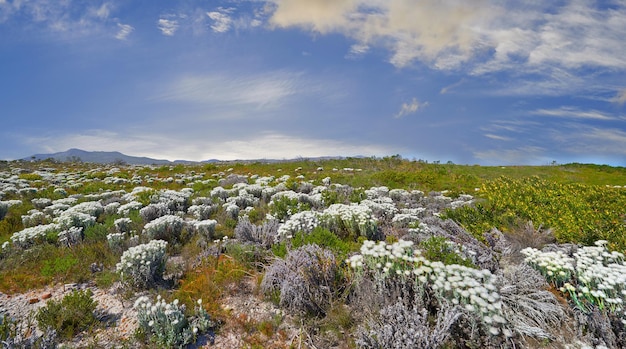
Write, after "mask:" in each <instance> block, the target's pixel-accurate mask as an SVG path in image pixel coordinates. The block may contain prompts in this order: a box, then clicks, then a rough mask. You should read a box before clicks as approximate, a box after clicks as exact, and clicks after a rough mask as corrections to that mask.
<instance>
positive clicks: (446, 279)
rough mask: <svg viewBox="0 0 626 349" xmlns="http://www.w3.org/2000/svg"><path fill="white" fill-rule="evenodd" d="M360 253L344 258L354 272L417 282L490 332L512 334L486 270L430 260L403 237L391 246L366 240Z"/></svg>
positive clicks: (491, 278) (379, 278) (492, 279)
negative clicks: (471, 315)
mask: <svg viewBox="0 0 626 349" xmlns="http://www.w3.org/2000/svg"><path fill="white" fill-rule="evenodd" d="M360 252H361V253H360V254H357V255H354V256H352V257H350V258H348V259H347V260H346V263H348V264H349V265H350V266H351V267H352V268H353V269H355V271H356V272H357V274H359V275H364V273H369V274H371V275H372V276H373V277H374V279H375V280H385V279H387V278H392V277H397V278H400V279H403V280H406V281H411V282H412V283H414V284H416V285H421V287H422V289H425V288H427V287H429V288H430V289H431V290H432V291H433V292H434V295H435V296H436V297H437V299H439V300H440V301H442V302H444V301H449V302H451V303H452V304H455V305H461V306H463V307H464V308H465V309H466V310H467V311H469V312H472V313H474V314H476V315H477V316H478V318H479V319H480V320H481V321H482V323H483V324H484V325H485V327H486V329H487V331H488V332H489V333H491V334H492V335H499V334H501V333H502V334H504V335H505V336H507V337H508V336H511V335H512V332H511V331H510V330H509V329H508V328H507V321H506V319H505V318H504V315H503V313H502V310H501V309H502V302H501V299H500V295H499V293H498V291H497V287H496V286H495V278H494V277H493V276H492V274H491V272H489V270H477V269H472V268H467V267H464V266H461V265H456V264H451V265H445V264H443V263H441V262H431V261H429V260H428V259H426V258H424V257H423V256H422V254H421V251H420V250H418V249H414V248H413V242H411V241H405V240H400V241H398V242H396V243H393V244H391V245H389V244H387V243H385V242H384V241H380V242H378V243H376V242H374V241H370V240H366V241H364V242H363V245H362V246H361V250H360Z"/></svg>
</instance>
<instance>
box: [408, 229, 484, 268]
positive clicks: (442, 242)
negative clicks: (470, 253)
mask: <svg viewBox="0 0 626 349" xmlns="http://www.w3.org/2000/svg"><path fill="white" fill-rule="evenodd" d="M420 248H422V251H423V252H422V255H423V256H424V258H426V259H428V260H430V261H433V262H434V261H439V262H441V263H443V264H445V265H451V264H458V265H462V266H465V267H469V268H476V265H474V263H472V261H471V260H469V259H467V258H464V257H462V256H461V255H460V254H459V252H460V251H459V246H457V245H456V244H454V243H451V241H450V240H448V239H446V238H444V237H442V236H433V237H431V238H429V239H428V240H425V241H423V242H422V243H420Z"/></svg>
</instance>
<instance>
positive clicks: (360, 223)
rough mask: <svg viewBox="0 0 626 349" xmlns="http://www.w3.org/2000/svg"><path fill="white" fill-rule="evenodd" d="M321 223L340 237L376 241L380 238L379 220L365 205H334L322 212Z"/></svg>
mask: <svg viewBox="0 0 626 349" xmlns="http://www.w3.org/2000/svg"><path fill="white" fill-rule="evenodd" d="M320 222H321V225H322V226H323V227H325V228H326V229H328V230H330V231H332V232H334V233H335V234H337V235H338V236H339V237H351V238H354V239H356V238H357V237H359V236H364V237H366V238H368V239H374V238H376V237H377V236H378V225H377V220H376V218H375V217H374V216H372V210H371V209H370V208H369V207H367V206H363V205H355V204H353V205H344V204H332V205H330V206H329V207H328V208H327V209H325V210H324V211H323V212H322V214H321V215H320Z"/></svg>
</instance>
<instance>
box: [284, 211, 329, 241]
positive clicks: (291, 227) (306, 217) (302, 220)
mask: <svg viewBox="0 0 626 349" xmlns="http://www.w3.org/2000/svg"><path fill="white" fill-rule="evenodd" d="M319 225H320V220H319V213H317V212H315V211H302V212H298V213H296V214H294V215H292V216H291V217H289V219H288V220H287V221H285V223H283V224H281V225H280V227H279V228H278V236H277V238H278V239H279V240H283V239H285V237H287V236H289V235H292V236H293V235H294V234H296V233H298V232H303V233H305V234H308V233H310V232H312V231H313V229H315V228H316V227H317V226H319Z"/></svg>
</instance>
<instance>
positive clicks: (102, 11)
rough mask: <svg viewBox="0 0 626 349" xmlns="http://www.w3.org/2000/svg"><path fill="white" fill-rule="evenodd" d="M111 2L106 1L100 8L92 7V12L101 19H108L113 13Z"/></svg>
mask: <svg viewBox="0 0 626 349" xmlns="http://www.w3.org/2000/svg"><path fill="white" fill-rule="evenodd" d="M111 6H112V5H111V3H108V2H105V3H103V4H102V5H101V6H100V7H98V8H92V9H91V11H90V12H91V14H92V15H93V16H94V17H98V18H100V19H107V18H109V15H111Z"/></svg>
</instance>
